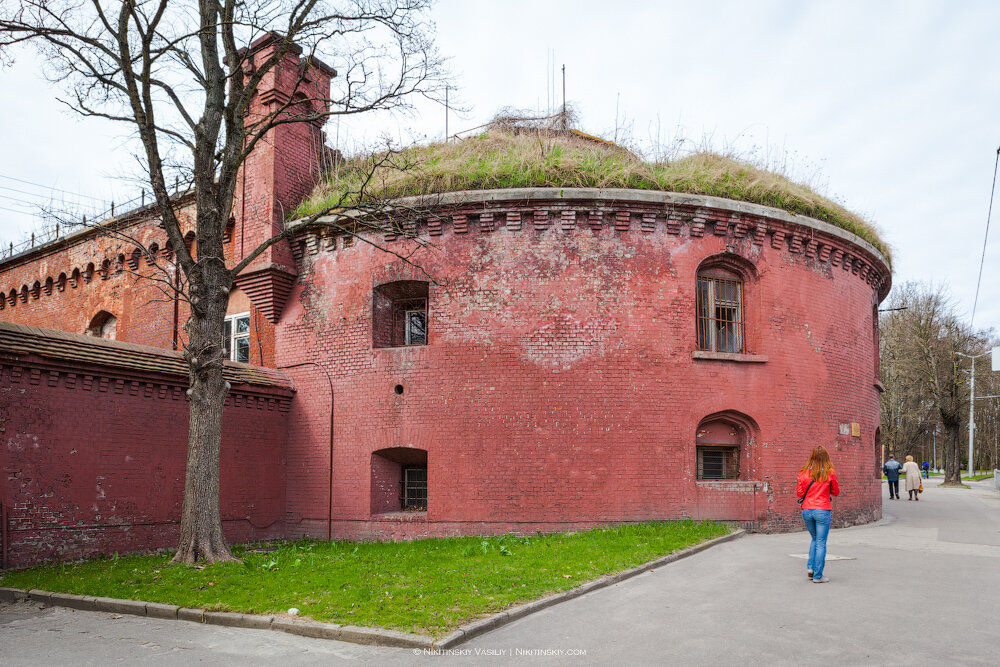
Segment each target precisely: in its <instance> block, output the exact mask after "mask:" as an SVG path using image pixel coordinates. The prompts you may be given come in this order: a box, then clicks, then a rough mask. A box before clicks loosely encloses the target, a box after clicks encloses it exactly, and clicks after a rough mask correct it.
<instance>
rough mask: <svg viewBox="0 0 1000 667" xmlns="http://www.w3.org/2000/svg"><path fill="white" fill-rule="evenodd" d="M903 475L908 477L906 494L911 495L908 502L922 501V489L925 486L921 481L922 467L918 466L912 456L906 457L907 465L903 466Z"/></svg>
mask: <svg viewBox="0 0 1000 667" xmlns="http://www.w3.org/2000/svg"><path fill="white" fill-rule="evenodd" d="M903 473H904V474H905V475H906V493H908V494H909V498H907V500H920V489H922V488H923V487H924V485H923V482H921V481H920V466H918V465H917V462H916V461H914V460H913V457H912V456H907V457H906V463H904V464H903ZM897 493H898V491H897Z"/></svg>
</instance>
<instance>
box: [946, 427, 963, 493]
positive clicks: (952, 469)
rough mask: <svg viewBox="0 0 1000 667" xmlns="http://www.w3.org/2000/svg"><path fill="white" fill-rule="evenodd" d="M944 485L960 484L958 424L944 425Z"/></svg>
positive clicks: (959, 436)
mask: <svg viewBox="0 0 1000 667" xmlns="http://www.w3.org/2000/svg"><path fill="white" fill-rule="evenodd" d="M944 427H945V434H946V437H945V453H944V485H945V486H959V485H961V484H962V446H961V441H960V440H961V434H960V433H959V432H958V424H948V423H945V425H944Z"/></svg>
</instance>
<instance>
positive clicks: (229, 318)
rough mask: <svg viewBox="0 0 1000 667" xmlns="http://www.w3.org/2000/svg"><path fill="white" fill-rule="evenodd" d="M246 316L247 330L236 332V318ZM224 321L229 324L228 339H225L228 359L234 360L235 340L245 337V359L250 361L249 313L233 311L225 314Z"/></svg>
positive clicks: (247, 361)
mask: <svg viewBox="0 0 1000 667" xmlns="http://www.w3.org/2000/svg"><path fill="white" fill-rule="evenodd" d="M243 318H246V320H247V330H246V333H237V332H236V322H237V320H240V319H243ZM226 323H227V324H228V325H229V340H227V341H226V346H227V348H228V350H229V361H236V341H238V340H243V339H246V341H247V360H246V362H241V363H249V361H250V313H234V314H232V315H226Z"/></svg>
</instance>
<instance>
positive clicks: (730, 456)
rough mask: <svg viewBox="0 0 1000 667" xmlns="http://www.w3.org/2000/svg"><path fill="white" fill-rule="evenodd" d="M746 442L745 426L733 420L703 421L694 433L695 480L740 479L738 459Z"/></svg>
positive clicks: (720, 418) (746, 431)
mask: <svg viewBox="0 0 1000 667" xmlns="http://www.w3.org/2000/svg"><path fill="white" fill-rule="evenodd" d="M748 442H749V434H748V428H747V427H746V426H744V425H742V424H739V423H738V422H737V421H736V420H734V419H728V418H726V417H714V418H712V417H710V418H708V419H706V420H705V421H703V422H702V423H701V424H699V425H698V430H697V432H696V434H695V451H696V456H697V466H698V472H697V479H699V480H720V479H740V476H741V470H740V461H741V459H742V458H743V453H744V451H745V450H746V447H747V443H748ZM744 476H745V475H744Z"/></svg>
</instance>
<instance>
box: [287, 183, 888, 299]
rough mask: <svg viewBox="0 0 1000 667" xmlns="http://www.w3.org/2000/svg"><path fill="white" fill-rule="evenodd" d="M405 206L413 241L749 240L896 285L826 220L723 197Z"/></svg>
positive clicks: (649, 194)
mask: <svg viewBox="0 0 1000 667" xmlns="http://www.w3.org/2000/svg"><path fill="white" fill-rule="evenodd" d="M400 202H401V204H400V210H402V211H405V214H404V218H402V219H401V220H400V221H395V222H394V223H393V227H394V228H395V229H397V230H403V229H405V230H407V231H408V232H409V233H410V235H411V236H420V235H426V236H428V237H434V236H440V235H441V234H442V233H443V231H444V230H445V229H447V228H448V227H450V228H451V230H452V232H453V233H455V234H469V233H471V232H478V233H481V234H490V233H494V232H500V231H506V232H520V231H522V230H523V229H525V228H526V227H527V228H531V229H534V230H535V231H544V230H548V229H557V230H558V231H560V232H563V233H570V232H575V231H581V230H590V231H592V232H594V233H600V232H601V231H602V230H605V229H606V230H613V232H615V233H621V234H627V233H631V232H632V231H637V230H640V231H641V232H643V233H644V234H654V233H663V234H668V235H672V236H689V237H691V238H702V237H704V236H705V235H706V234H707V235H713V236H716V237H723V238H731V239H733V240H734V241H739V240H740V239H747V238H749V239H750V241H751V242H752V243H753V244H754V245H755V246H763V245H765V244H767V245H769V246H770V247H771V248H773V249H775V250H780V251H782V252H787V253H788V254H790V255H798V256H801V257H802V258H803V259H804V260H805V261H811V262H819V263H823V264H826V265H829V266H831V267H833V268H841V269H843V270H844V271H847V272H850V273H852V274H853V275H856V276H858V278H859V279H861V280H863V281H865V282H866V283H868V284H869V285H871V286H872V288H873V289H874V290H875V291H876V293H877V294H878V298H879V300H881V299H883V298H885V296H886V295H887V294H888V292H889V288H890V286H891V283H892V276H891V272H890V270H889V265H888V262H887V261H886V259H885V258H884V257H883V256H882V254H881V253H880V252H879V251H878V250H877V249H876V248H875V247H874V246H872V245H871V244H870V243H868V242H867V241H865V240H864V239H862V238H860V237H859V236H857V235H855V234H852V233H850V232H847V231H845V230H843V229H841V228H839V227H836V226H835V225H832V224H829V223H826V222H823V221H821V220H816V219H813V218H809V217H806V216H802V215H795V214H791V213H788V212H786V211H783V210H780V209H774V208H768V207H765V206H760V205H756V204H748V203H746V202H737V201H733V200H728V199H722V198H719V197H709V196H698V195H684V194H678V193H670V192H656V191H647V190H603V189H594V188H527V189H509V190H484V191H466V192H451V193H446V194H441V195H434V196H425V197H409V198H405V199H403V200H400ZM414 211H426V214H424V215H416V214H415V213H414ZM552 219H557V220H559V225H557V226H553V225H551V224H550V222H551V220H552ZM324 220H326V219H324ZM333 220H334V219H333V218H330V219H329V220H328V221H333ZM526 222H530V225H526ZM297 224H301V223H299V222H297V221H292V222H290V223H288V225H290V226H291V227H292V228H294V227H295V226H296V225H297ZM330 236H331V233H330V232H329V230H328V229H315V230H313V229H304V230H303V231H302V232H300V233H299V234H298V235H297V237H298V238H297V240H296V241H293V249H294V250H295V257H296V260H299V261H301V260H302V259H303V258H305V257H307V256H309V255H315V254H317V253H318V252H322V251H330V250H336V249H337V243H336V241H332V242H331V241H330V240H329V239H330ZM405 238H406V235H405V234H403V235H401V234H399V233H398V232H397V231H393V232H390V233H388V234H386V236H385V240H386V241H396V240H400V239H405Z"/></svg>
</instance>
